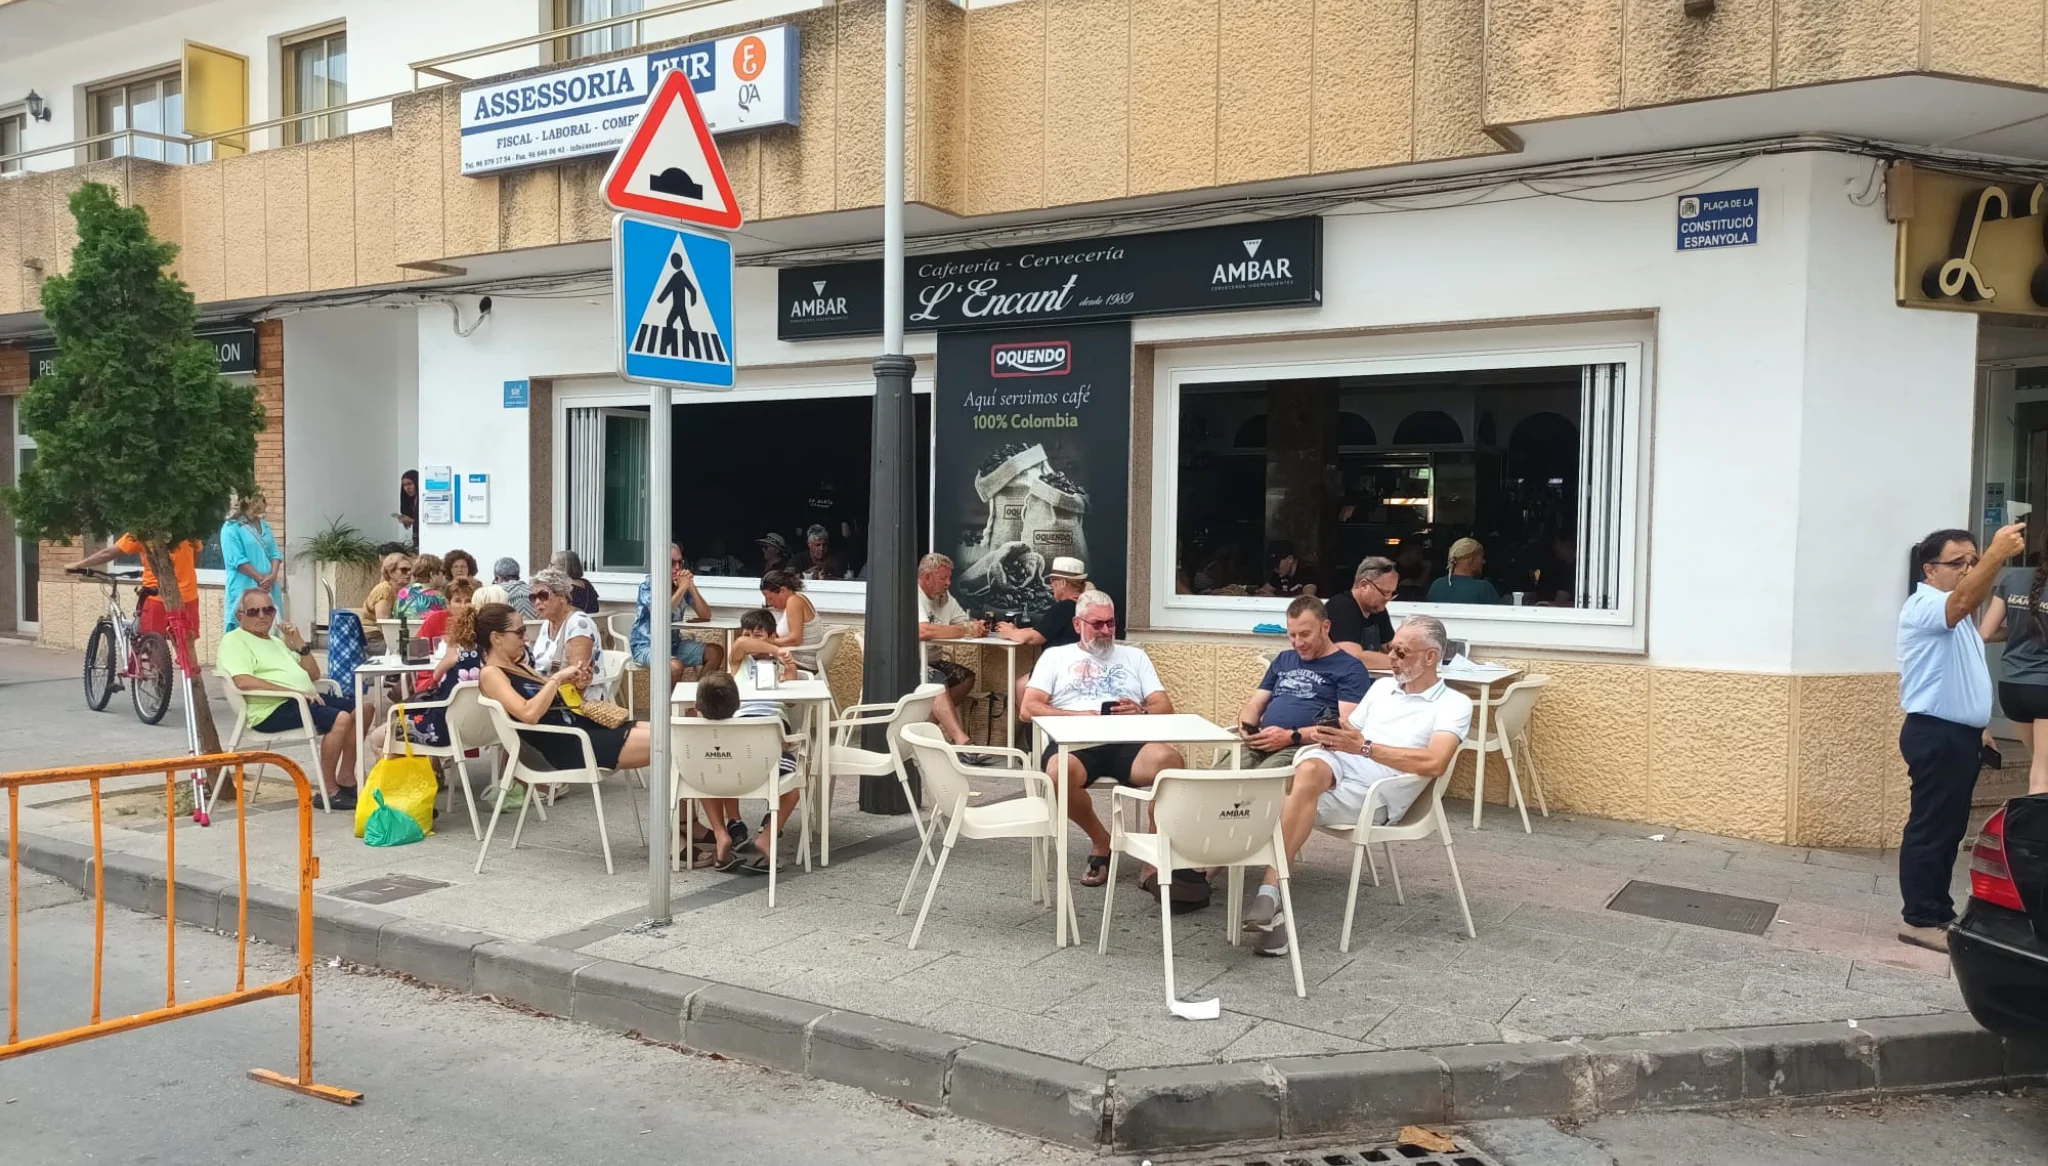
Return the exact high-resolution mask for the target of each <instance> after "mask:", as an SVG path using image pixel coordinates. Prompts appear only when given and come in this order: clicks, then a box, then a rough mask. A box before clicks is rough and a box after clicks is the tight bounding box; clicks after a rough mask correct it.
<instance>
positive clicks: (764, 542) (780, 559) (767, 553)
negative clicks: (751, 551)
mask: <svg viewBox="0 0 2048 1166" xmlns="http://www.w3.org/2000/svg"><path fill="white" fill-rule="evenodd" d="M754 545H755V546H757V547H760V548H761V573H762V574H763V575H766V574H767V573H768V572H770V571H787V570H789V569H790V560H789V540H788V539H786V538H783V537H782V536H781V535H779V534H777V533H776V532H774V531H772V530H771V531H769V532H768V533H767V534H764V535H762V536H761V537H760V538H757V539H755V540H754Z"/></svg>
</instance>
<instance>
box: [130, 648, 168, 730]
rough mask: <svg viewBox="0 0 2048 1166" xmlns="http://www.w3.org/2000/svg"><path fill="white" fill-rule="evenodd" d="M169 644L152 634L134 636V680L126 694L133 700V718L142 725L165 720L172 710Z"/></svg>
mask: <svg viewBox="0 0 2048 1166" xmlns="http://www.w3.org/2000/svg"><path fill="white" fill-rule="evenodd" d="M175 671H176V668H175V666H174V665H172V663H171V645H170V644H169V643H168V642H166V641H165V640H164V638H163V637H162V636H160V635H157V634H156V633H155V632H144V633H143V634H141V635H139V636H137V637H135V681H134V683H133V684H131V685H129V686H128V695H129V696H131V697H133V698H134V699H135V715H136V716H138V717H141V718H142V723H143V724H145V725H154V724H156V723H157V722H158V721H161V720H163V719H164V714H165V713H166V712H168V711H170V707H171V676H172V674H173V673H174V672H175Z"/></svg>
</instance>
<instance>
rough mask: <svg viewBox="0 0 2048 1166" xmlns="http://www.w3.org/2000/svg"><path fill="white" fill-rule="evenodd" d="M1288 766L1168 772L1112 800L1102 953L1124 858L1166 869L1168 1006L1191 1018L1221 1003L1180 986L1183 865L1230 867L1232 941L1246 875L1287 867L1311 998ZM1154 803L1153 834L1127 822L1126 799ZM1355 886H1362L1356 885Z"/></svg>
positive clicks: (1287, 901)
mask: <svg viewBox="0 0 2048 1166" xmlns="http://www.w3.org/2000/svg"><path fill="white" fill-rule="evenodd" d="M1293 776H1294V767H1293V766H1291V765H1290V766H1288V767H1286V768H1284V769H1225V770H1220V771H1219V770H1212V769H1168V770H1162V771H1161V772H1160V774H1159V777H1158V778H1157V779H1156V780H1155V781H1154V782H1153V783H1152V788H1150V789H1132V788H1130V787H1128V786H1121V785H1120V786H1116V787H1114V788H1113V789H1111V790H1110V794H1111V797H1110V799H1109V808H1110V818H1109V882H1108V883H1106V884H1105V888H1104V890H1103V894H1102V935H1101V938H1099V939H1098V940H1097V941H1096V944H1095V950H1096V952H1097V954H1105V953H1107V952H1108V951H1109V924H1110V918H1111V911H1112V904H1113V903H1114V901H1115V897H1116V868H1117V859H1118V857H1119V856H1121V855H1125V854H1128V855H1130V856H1131V857H1132V858H1135V859H1137V860H1138V861H1139V862H1143V863H1149V864H1150V865H1152V866H1154V867H1156V868H1158V871H1159V936H1160V943H1161V946H1162V950H1163V958H1164V960H1165V966H1166V1007H1167V1008H1168V1010H1170V1011H1171V1012H1172V1013H1173V1014H1174V1015H1175V1016H1178V1017H1181V1018H1182V1019H1185V1020H1214V1019H1216V1018H1217V1017H1218V1016H1220V1015H1222V1006H1221V1004H1219V1003H1218V1001H1217V1000H1216V999H1214V998H1213V997H1212V998H1211V999H1208V1000H1194V1001H1187V1002H1183V1001H1182V1000H1181V999H1180V997H1179V996H1178V995H1176V994H1175V992H1174V988H1173V905H1172V891H1171V888H1172V882H1173V872H1174V870H1176V869H1186V868H1189V867H1194V868H1204V867H1219V866H1222V867H1230V868H1231V872H1230V910H1229V912H1227V918H1225V920H1224V925H1225V926H1226V927H1228V928H1229V929H1230V941H1231V942H1232V943H1236V942H1238V938H1239V935H1240V933H1241V932H1242V931H1243V923H1242V921H1243V918H1244V876H1243V873H1242V870H1243V868H1244V867H1248V866H1259V867H1267V866H1270V867H1273V868H1274V869H1276V870H1278V871H1279V872H1280V909H1281V912H1282V914H1283V915H1284V916H1285V918H1284V920H1283V925H1284V926H1285V927H1286V928H1287V958H1288V961H1289V962H1290V963H1292V964H1293V965H1294V994H1295V995H1296V996H1307V995H1308V986H1307V985H1306V984H1305V983H1304V982H1303V980H1302V975H1301V941H1300V939H1299V938H1298V937H1297V936H1296V935H1295V932H1294V898H1293V896H1292V895H1291V894H1290V893H1289V890H1288V882H1289V876H1288V871H1287V845H1286V842H1285V840H1284V839H1283V838H1282V837H1281V834H1280V811H1281V808H1282V807H1283V806H1285V805H1286V802H1287V782H1288V779H1289V778H1291V777H1293ZM1126 800H1128V801H1132V802H1150V803H1152V832H1151V833H1149V834H1140V833H1135V832H1133V831H1132V830H1131V829H1130V828H1129V827H1127V826H1126V825H1125V824H1124V802H1125V801H1126ZM1354 885H1355V884H1354Z"/></svg>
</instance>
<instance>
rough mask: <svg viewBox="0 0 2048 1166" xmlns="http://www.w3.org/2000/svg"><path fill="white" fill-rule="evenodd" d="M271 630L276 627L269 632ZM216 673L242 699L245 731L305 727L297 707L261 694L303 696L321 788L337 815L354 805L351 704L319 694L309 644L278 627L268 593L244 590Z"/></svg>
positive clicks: (290, 630)
mask: <svg viewBox="0 0 2048 1166" xmlns="http://www.w3.org/2000/svg"><path fill="white" fill-rule="evenodd" d="M273 625H276V627H275V631H274V632H273ZM218 668H219V670H220V671H221V672H222V673H225V674H226V675H227V676H228V677H229V679H230V681H231V682H232V683H233V684H234V686H235V687H236V688H237V689H240V690H241V691H242V692H243V693H244V694H245V695H244V698H243V699H244V700H246V701H247V702H248V706H249V727H250V728H252V729H255V730H256V731H257V732H259V733H279V732H284V731H285V730H288V729H296V728H299V727H300V726H302V725H303V724H305V721H304V720H303V719H302V714H301V712H300V705H299V702H298V701H296V700H291V699H289V698H287V697H283V696H266V695H264V694H265V693H294V694H298V695H302V696H305V697H306V698H307V704H306V705H305V709H306V712H307V713H310V714H311V716H312V718H313V731H314V732H316V733H318V734H320V773H319V781H320V785H321V789H322V791H323V792H324V793H326V795H327V798H328V804H329V805H330V806H331V807H333V808H334V809H337V810H348V809H354V808H355V804H356V789H355V783H356V732H355V724H356V718H355V702H354V701H352V700H350V699H349V698H347V697H345V696H328V695H324V694H322V693H321V692H320V691H319V689H318V686H317V683H316V682H317V681H318V680H319V679H320V663H319V661H317V660H315V659H313V648H312V645H310V644H308V643H306V641H305V639H304V638H302V637H301V636H300V635H299V629H297V628H295V627H293V626H292V625H290V624H282V625H278V624H277V603H276V600H274V599H272V598H271V595H270V592H268V591H256V590H250V591H244V592H243V593H242V594H241V597H240V598H239V599H238V600H237V601H236V605H235V628H234V630H233V631H230V632H229V633H228V634H227V635H225V636H222V637H221V640H220V659H219V664H218Z"/></svg>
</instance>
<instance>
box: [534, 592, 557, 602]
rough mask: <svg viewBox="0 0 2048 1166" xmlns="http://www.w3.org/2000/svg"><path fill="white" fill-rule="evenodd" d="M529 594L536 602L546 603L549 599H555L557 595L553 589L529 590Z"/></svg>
mask: <svg viewBox="0 0 2048 1166" xmlns="http://www.w3.org/2000/svg"><path fill="white" fill-rule="evenodd" d="M527 596H528V598H530V599H532V600H533V601H534V602H535V603H546V602H547V601H548V600H550V599H553V598H554V597H555V593H554V592H552V591H529V592H527Z"/></svg>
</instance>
